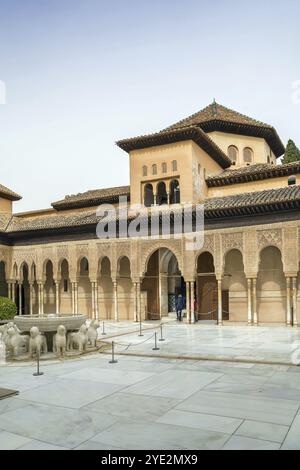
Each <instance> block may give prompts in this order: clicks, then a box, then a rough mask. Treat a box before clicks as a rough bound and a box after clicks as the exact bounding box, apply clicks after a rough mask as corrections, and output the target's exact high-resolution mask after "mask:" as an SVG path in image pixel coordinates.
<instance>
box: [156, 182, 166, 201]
mask: <svg viewBox="0 0 300 470" xmlns="http://www.w3.org/2000/svg"><path fill="white" fill-rule="evenodd" d="M156 204H157V205H158V206H162V205H163V204H168V195H167V190H166V184H165V183H164V182H163V181H161V182H160V183H158V185H157V190H156Z"/></svg>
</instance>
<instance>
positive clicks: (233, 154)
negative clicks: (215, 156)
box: [228, 145, 238, 165]
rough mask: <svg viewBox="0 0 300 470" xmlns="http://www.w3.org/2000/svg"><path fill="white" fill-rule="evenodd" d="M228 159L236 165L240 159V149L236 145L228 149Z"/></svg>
mask: <svg viewBox="0 0 300 470" xmlns="http://www.w3.org/2000/svg"><path fill="white" fill-rule="evenodd" d="M228 157H229V158H230V160H231V161H232V163H233V164H234V165H235V164H236V162H237V159H238V149H237V148H236V147H235V146H234V145H230V147H228Z"/></svg>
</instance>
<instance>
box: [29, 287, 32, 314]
mask: <svg viewBox="0 0 300 470" xmlns="http://www.w3.org/2000/svg"><path fill="white" fill-rule="evenodd" d="M32 314H33V282H30V283H29V315H32Z"/></svg>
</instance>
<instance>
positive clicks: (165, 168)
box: [161, 162, 167, 173]
mask: <svg viewBox="0 0 300 470" xmlns="http://www.w3.org/2000/svg"><path fill="white" fill-rule="evenodd" d="M161 171H162V173H167V164H166V162H164V163H162V165H161Z"/></svg>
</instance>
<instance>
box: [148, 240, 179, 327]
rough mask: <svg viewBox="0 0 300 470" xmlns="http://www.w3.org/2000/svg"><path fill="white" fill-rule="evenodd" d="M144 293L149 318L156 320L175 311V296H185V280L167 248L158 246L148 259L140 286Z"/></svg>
mask: <svg viewBox="0 0 300 470" xmlns="http://www.w3.org/2000/svg"><path fill="white" fill-rule="evenodd" d="M141 290H142V292H145V295H146V305H147V315H146V318H148V319H149V320H157V319H160V318H161V317H163V316H167V315H169V313H172V312H175V311H176V305H175V303H176V297H177V296H178V295H179V294H181V295H182V296H183V297H184V299H185V297H186V290H185V282H184V279H183V277H182V275H181V272H180V269H179V265H178V260H177V258H176V256H175V255H174V253H172V251H170V250H169V249H167V248H159V249H158V250H156V251H155V252H154V253H152V255H151V256H150V257H149V259H148V263H147V271H146V273H145V276H144V279H143V281H142V286H141Z"/></svg>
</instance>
